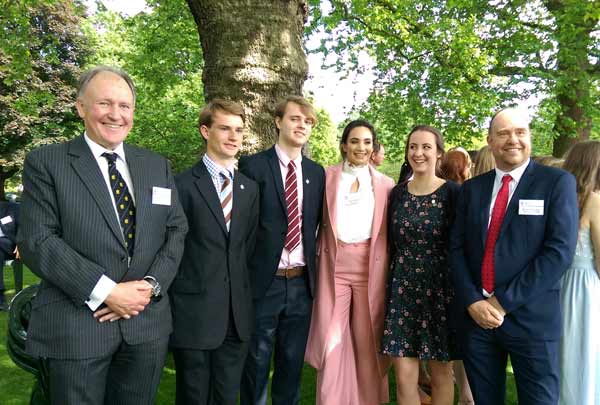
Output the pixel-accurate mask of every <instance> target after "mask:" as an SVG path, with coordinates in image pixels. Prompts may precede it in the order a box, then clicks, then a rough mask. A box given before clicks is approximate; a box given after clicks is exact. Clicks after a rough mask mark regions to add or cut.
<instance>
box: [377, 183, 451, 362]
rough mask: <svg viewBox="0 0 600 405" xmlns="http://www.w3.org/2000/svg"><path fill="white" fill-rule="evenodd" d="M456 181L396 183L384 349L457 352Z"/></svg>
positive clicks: (428, 356)
mask: <svg viewBox="0 0 600 405" xmlns="http://www.w3.org/2000/svg"><path fill="white" fill-rule="evenodd" d="M452 186H456V184H454V183H448V182H446V183H444V184H443V185H442V186H440V187H439V188H438V189H437V190H435V191H434V192H433V193H431V194H427V195H420V196H418V195H412V194H410V193H409V192H408V189H407V185H406V184H401V185H398V186H396V187H397V188H398V189H397V190H394V191H392V194H391V201H390V218H389V228H388V232H389V234H390V250H391V260H390V278H389V281H388V286H387V301H386V305H387V307H386V314H385V322H384V331H383V340H382V344H381V347H382V352H383V354H386V355H391V356H395V357H414V358H419V359H422V360H438V361H449V360H452V359H454V358H456V354H455V353H456V347H455V339H454V334H453V333H452V331H451V330H450V326H449V308H450V305H451V303H452V300H453V295H454V293H453V289H452V287H451V285H450V281H449V274H448V239H449V232H450V222H451V217H452V216H453V205H454V204H453V203H452V202H451V201H450V199H451V197H452V195H453V189H454V187H452Z"/></svg>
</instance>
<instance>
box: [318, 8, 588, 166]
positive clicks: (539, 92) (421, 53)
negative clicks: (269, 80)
mask: <svg viewBox="0 0 600 405" xmlns="http://www.w3.org/2000/svg"><path fill="white" fill-rule="evenodd" d="M311 5H312V8H311V10H312V22H311V25H310V27H309V28H308V33H309V34H312V33H316V32H319V33H320V37H321V44H320V46H319V47H318V48H317V49H314V50H313V52H322V53H324V54H325V55H335V56H336V57H337V59H336V63H335V66H336V68H337V69H339V70H350V69H358V68H360V66H361V63H362V62H363V61H362V60H361V55H364V54H367V55H369V56H370V57H371V58H372V59H373V60H374V62H375V67H374V70H375V73H376V74H377V79H376V82H375V84H374V87H373V89H372V92H371V96H370V97H369V99H368V100H367V102H366V103H364V105H361V106H356V110H357V111H360V112H361V115H363V116H364V117H366V118H368V119H370V120H371V121H372V122H374V123H375V125H376V127H377V128H379V129H380V131H381V132H382V134H383V136H382V138H383V139H384V143H386V145H387V144H389V146H390V147H391V148H390V149H388V150H389V152H390V153H391V155H392V156H398V155H400V153H401V151H400V149H401V148H402V145H403V139H404V136H403V134H406V133H407V132H408V130H409V129H410V128H411V127H412V126H413V125H415V124H425V123H426V124H431V125H434V126H437V127H439V128H441V129H442V131H443V133H444V134H445V136H446V139H447V141H448V142H449V143H452V144H455V145H456V144H460V145H462V146H464V147H466V148H471V147H472V146H473V143H472V140H473V137H474V135H478V134H480V133H481V132H482V130H484V129H485V126H486V124H487V120H488V119H489V117H490V116H491V114H492V113H493V112H494V111H495V110H496V109H498V108H499V107H501V106H506V105H509V104H514V103H515V102H524V101H526V100H528V99H530V98H531V97H535V98H537V99H539V100H540V101H543V100H548V101H545V104H544V103H543V104H544V105H542V108H540V110H539V111H538V112H537V114H536V120H535V123H534V125H535V127H536V130H537V131H543V133H541V134H539V135H540V138H539V139H538V141H539V142H538V145H537V146H538V147H539V148H540V149H541V150H544V151H547V150H548V145H549V143H552V142H553V140H554V139H556V137H557V136H559V134H560V135H565V136H574V135H575V134H584V133H585V131H586V128H589V125H590V121H591V119H592V118H593V117H594V116H596V115H598V114H599V111H600V104H599V102H598V101H597V100H598V99H597V98H594V97H592V95H593V93H594V92H595V93H597V89H598V84H599V82H598V80H599V78H600V64H599V63H598V57H599V56H600V52H599V51H598V49H599V46H598V38H599V36H598V35H597V34H598V33H599V27H598V16H599V15H600V2H597V1H575V0H568V1H564V2H552V1H541V0H539V1H524V0H518V1H504V0H502V1H490V0H452V1H441V0H427V1H421V2H417V3H414V2H408V1H390V0H352V1H341V0H330V1H327V2H320V1H316V0H312V1H311ZM551 113H553V114H554V115H551Z"/></svg>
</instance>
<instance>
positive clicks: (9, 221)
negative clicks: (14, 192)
mask: <svg viewBox="0 0 600 405" xmlns="http://www.w3.org/2000/svg"><path fill="white" fill-rule="evenodd" d="M12 221H13V220H12V217H11V216H10V215H8V216H6V217H4V218H0V222H2V225H6V224H10V223H11V222H12Z"/></svg>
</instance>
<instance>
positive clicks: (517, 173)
mask: <svg viewBox="0 0 600 405" xmlns="http://www.w3.org/2000/svg"><path fill="white" fill-rule="evenodd" d="M530 160H531V159H530V158H527V160H526V161H525V163H523V164H522V165H521V166H519V167H517V168H516V169H513V170H512V171H510V172H505V171H502V170H500V169H498V168H497V167H496V181H501V180H502V177H504V175H505V174H509V175H510V177H512V178H513V180H514V181H515V182H517V183H518V182H519V181H520V180H521V177H523V173H525V169H527V166H529V161H530Z"/></svg>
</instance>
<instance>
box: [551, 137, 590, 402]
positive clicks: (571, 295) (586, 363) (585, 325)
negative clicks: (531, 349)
mask: <svg viewBox="0 0 600 405" xmlns="http://www.w3.org/2000/svg"><path fill="white" fill-rule="evenodd" d="M564 169H565V170H567V171H569V172H571V173H572V174H573V175H574V176H575V179H576V181H577V198H578V202H579V218H580V220H579V239H578V241H577V249H576V251H575V257H574V259H573V264H572V265H571V267H570V268H569V270H567V272H566V273H565V275H564V276H563V280H562V286H561V304H562V310H563V326H562V339H561V345H560V358H559V361H560V398H559V404H560V405H575V404H582V405H583V404H585V405H600V141H585V142H579V143H577V144H575V145H573V147H572V148H571V149H570V151H569V152H568V154H567V157H566V159H565V163H564Z"/></svg>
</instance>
